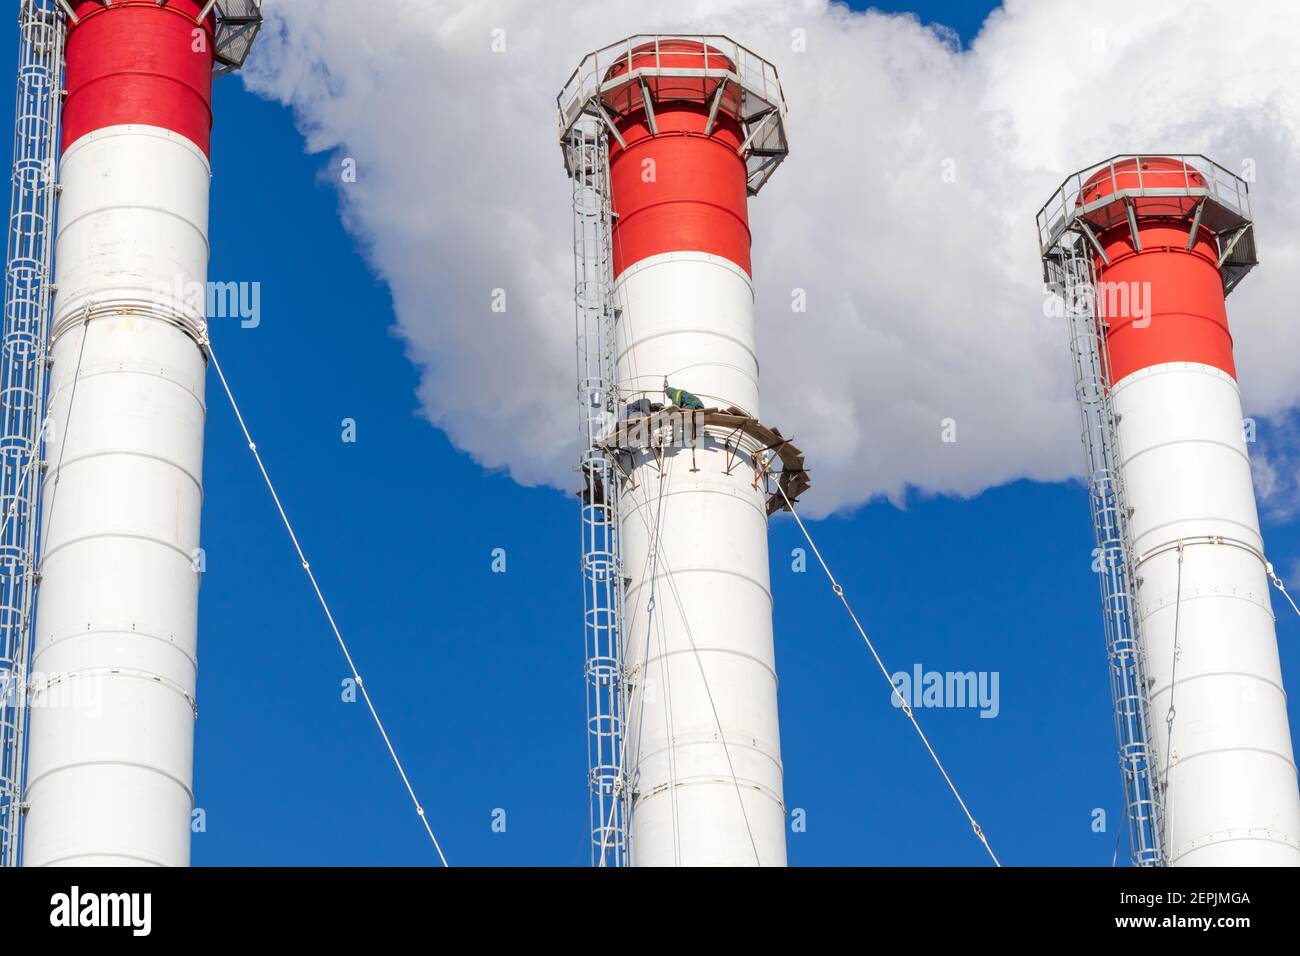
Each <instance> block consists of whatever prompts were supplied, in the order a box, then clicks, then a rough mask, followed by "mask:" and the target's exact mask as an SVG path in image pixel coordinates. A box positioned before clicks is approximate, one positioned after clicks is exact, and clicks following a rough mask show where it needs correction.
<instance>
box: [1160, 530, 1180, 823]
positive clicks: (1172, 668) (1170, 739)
mask: <svg viewBox="0 0 1300 956" xmlns="http://www.w3.org/2000/svg"><path fill="white" fill-rule="evenodd" d="M1182 610H1183V546H1182V543H1181V542H1180V543H1179V545H1178V584H1177V586H1176V587H1175V590H1174V652H1173V655H1172V660H1171V661H1170V662H1169V711H1168V712H1167V713H1166V714H1165V774H1164V796H1165V814H1164V818H1165V830H1166V831H1167V830H1168V829H1169V817H1170V812H1169V797H1170V794H1171V793H1172V792H1173V788H1172V786H1171V784H1172V783H1173V781H1172V780H1170V779H1169V770H1170V767H1171V761H1172V760H1173V753H1174V717H1175V716H1176V714H1177V711H1176V710H1175V709H1174V695H1175V694H1176V693H1177V692H1178V656H1179V654H1180V653H1181V645H1180V644H1179V638H1180V635H1179V625H1180V623H1181V618H1182ZM1164 838H1165V845H1166V846H1168V845H1169V834H1168V832H1166V833H1165V835H1164Z"/></svg>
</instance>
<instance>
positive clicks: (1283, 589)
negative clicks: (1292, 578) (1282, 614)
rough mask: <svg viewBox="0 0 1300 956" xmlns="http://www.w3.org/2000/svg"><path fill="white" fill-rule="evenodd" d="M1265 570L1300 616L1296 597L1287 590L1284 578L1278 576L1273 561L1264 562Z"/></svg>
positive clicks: (1274, 585)
mask: <svg viewBox="0 0 1300 956" xmlns="http://www.w3.org/2000/svg"><path fill="white" fill-rule="evenodd" d="M1264 570H1265V571H1267V572H1268V577H1269V580H1271V581H1272V582H1273V587H1275V588H1277V589H1278V590H1279V591H1281V592H1282V596H1283V597H1284V598H1286V599H1287V603H1288V604H1290V605H1291V610H1293V611H1295V613H1296V617H1300V607H1297V606H1296V603H1295V598H1293V597H1291V595H1290V594H1289V593H1288V592H1287V589H1286V585H1285V584H1283V583H1282V579H1281V578H1279V577H1278V576H1277V572H1275V571H1274V570H1273V564H1272V562H1268V561H1266V562H1264Z"/></svg>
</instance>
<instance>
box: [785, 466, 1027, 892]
mask: <svg viewBox="0 0 1300 956" xmlns="http://www.w3.org/2000/svg"><path fill="white" fill-rule="evenodd" d="M776 489H777V491H779V492H780V493H781V497H782V498H784V499H785V504H786V507H787V508H789V509H790V514H791V515H793V516H794V520H795V522H796V523H797V524H798V525H799V530H800V531H802V532H803V536H804V539H805V540H806V541H807V542H808V547H810V548H812V551H813V554H815V555H816V556H817V561H818V563H820V564H821V566H822V570H823V571H825V572H826V579H827V580H828V581H830V582H831V590H832V591H834V592H835V596H836V597H838V598H839V599H840V601H841V603H843V605H844V610H846V611H848V612H849V617H850V618H851V619H852V621H853V626H854V627H856V628H857V629H858V634H859V635H861V637H862V640H863V643H865V644H866V645H867V650H869V651H871V656H872V657H874V658H875V659H876V665H877V666H878V667H879V668H880V673H881V674H883V675H884V677H885V682H886V683H887V684H889V688H890V690H891V691H893V695H894V696H895V697H897V698H898V703H899V705H900V706H901V708H902V711H903V713H904V714H905V715H906V716H907V719H908V720H909V721H911V722H912V726H913V727H914V728H915V729H916V734H917V736H918V737H920V738H921V743H923V744H925V749H926V750H928V751H929V752H930V759H932V760H933V761H934V765H935V766H936V767H938V768H939V773H940V774H941V775H942V776H943V780H944V783H946V784H948V789H949V790H951V791H952V795H953V796H954V797H956V798H957V803H958V804H959V805H960V806H961V810H962V813H964V814H966V819H967V820H968V821H969V822H970V826H971V830H973V831H974V832H975V836H976V837H978V838H979V841H980V843H982V844H984V849H986V850H988V853H989V856H990V857H992V858H993V863H994V865H995V866H999V867H1000V866H1001V865H1002V863H1001V862H1000V861H999V860H998V857H997V854H996V853H994V852H993V847H991V846H989V841H988V837H986V836H985V835H984V831H983V830H982V829H980V825H979V824H978V823H976V822H975V818H974V817H973V816H972V815H971V812H970V809H969V808H968V807H967V806H966V801H965V800H963V799H962V798H961V794H960V793H959V792H958V791H957V785H956V784H954V783H953V782H952V777H950V776H948V771H947V770H945V769H944V766H943V761H941V760H940V759H939V755H938V754H937V753H935V750H934V747H933V746H932V745H931V743H930V738H928V737H926V735H925V731H923V730H922V729H921V725H920V724H919V723H918V722H917V720H916V714H915V713H914V712H913V711H912V705H911V704H909V703H908V702H907V701H905V700H904V699H903V695H902V694H900V693H899V692H898V687H897V686H895V684H894V681H893V680H892V679H891V678H890V676H889V669H888V668H887V667H885V662H884V661H883V660H881V659H880V654H879V653H877V651H876V647H875V645H874V644H872V643H871V638H869V637H867V632H866V630H865V629H863V627H862V624H861V622H859V621H858V616H857V615H856V614H854V613H853V606H852V605H851V604H849V599H848V598H847V597H846V596H845V594H844V587H843V586H842V585H841V584H840V583H839V582H838V581H836V580H835V575H834V574H832V573H831V569H830V567H829V566H828V565H827V564H826V559H825V558H823V557H822V553H821V551H819V550H818V549H817V544H816V543H815V542H814V541H813V539H812V535H811V534H809V533H808V528H807V526H805V525H804V523H803V519H802V518H800V517H799V513H798V512H797V511H795V510H794V502H792V501H791V500H790V496H789V495H787V494H786V493H785V488H783V487H782V486H781V482H780V480H779V479H778V480H777V482H776Z"/></svg>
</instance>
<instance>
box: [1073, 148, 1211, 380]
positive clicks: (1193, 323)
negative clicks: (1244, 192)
mask: <svg viewBox="0 0 1300 956" xmlns="http://www.w3.org/2000/svg"><path fill="white" fill-rule="evenodd" d="M1188 179H1189V177H1187V175H1186V173H1185V170H1184V167H1183V164H1182V163H1180V162H1179V161H1177V160H1171V159H1144V160H1142V184H1143V185H1144V186H1145V187H1146V188H1158V187H1162V186H1165V187H1179V188H1183V187H1186V186H1187V185H1191V186H1193V187H1197V186H1203V185H1204V180H1203V179H1201V178H1200V177H1199V174H1195V173H1193V174H1192V176H1191V177H1190V180H1191V181H1190V183H1189V181H1188ZM1116 184H1117V185H1118V188H1119V189H1136V188H1137V185H1138V181H1137V167H1136V164H1135V163H1134V161H1131V160H1130V161H1127V162H1125V163H1120V164H1118V165H1117V166H1116V176H1115V183H1114V184H1113V183H1112V181H1111V174H1110V171H1109V170H1103V171H1102V172H1100V173H1098V174H1097V175H1096V176H1094V177H1093V178H1092V179H1091V180H1089V182H1088V183H1087V184H1086V185H1085V187H1084V190H1083V192H1082V193H1081V195H1080V199H1081V201H1083V202H1088V203H1091V202H1094V201H1095V200H1097V199H1099V198H1101V197H1102V196H1105V195H1109V194H1110V193H1111V192H1112V191H1113V189H1114V188H1115V185H1116ZM1133 202H1134V211H1135V213H1136V216H1137V226H1138V236H1139V238H1140V240H1141V246H1142V249H1141V251H1140V252H1138V251H1135V250H1134V248H1133V237H1132V233H1131V231H1130V229H1129V226H1128V224H1127V221H1124V222H1120V223H1111V222H1107V224H1106V225H1107V227H1106V228H1104V229H1099V231H1098V234H1097V239H1098V241H1099V242H1100V243H1101V246H1102V248H1103V249H1105V250H1106V255H1107V256H1108V257H1109V258H1110V265H1107V264H1106V263H1105V262H1104V261H1103V260H1102V259H1101V257H1099V256H1098V257H1095V258H1094V260H1093V264H1094V267H1095V269H1096V273H1097V283H1098V286H1097V289H1096V295H1097V307H1098V309H1099V310H1101V311H1102V312H1103V314H1104V316H1105V318H1106V321H1107V323H1108V327H1107V330H1106V343H1107V346H1108V347H1109V350H1110V378H1111V381H1112V382H1118V381H1119V380H1120V379H1122V378H1124V377H1125V376H1128V375H1131V374H1132V373H1133V372H1137V371H1140V370H1141V369H1144V368H1150V367H1151V366H1153V365H1163V364H1165V363H1167V362H1197V363H1200V364H1203V365H1211V366H1213V367H1214V368H1217V369H1220V370H1222V371H1224V372H1226V373H1227V374H1228V375H1231V376H1232V377H1233V378H1236V375H1237V369H1236V365H1235V364H1234V362H1233V360H1232V335H1231V333H1230V332H1229V330H1228V312H1227V308H1226V306H1225V304H1224V295H1223V278H1222V276H1221V275H1220V273H1219V266H1218V244H1217V242H1216V241H1215V238H1214V234H1213V233H1212V232H1210V231H1209V230H1208V229H1206V228H1205V227H1204V226H1201V227H1200V228H1199V229H1198V234H1197V238H1196V242H1195V243H1193V245H1192V248H1191V249H1190V250H1188V248H1187V239H1188V235H1189V232H1188V230H1189V228H1190V225H1191V223H1190V219H1191V212H1192V207H1193V206H1194V203H1195V200H1194V199H1188V198H1185V197H1177V198H1171V197H1141V198H1137V199H1135V200H1133ZM1094 225H1098V226H1099V225H1101V223H1095V224H1094Z"/></svg>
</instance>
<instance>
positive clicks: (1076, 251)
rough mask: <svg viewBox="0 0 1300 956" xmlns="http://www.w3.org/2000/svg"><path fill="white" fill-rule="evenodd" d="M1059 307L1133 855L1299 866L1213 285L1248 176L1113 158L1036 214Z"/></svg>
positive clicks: (1249, 234)
mask: <svg viewBox="0 0 1300 956" xmlns="http://www.w3.org/2000/svg"><path fill="white" fill-rule="evenodd" d="M1038 226H1039V240H1040V244H1041V247H1042V251H1043V256H1044V261H1045V264H1046V270H1047V278H1048V280H1049V282H1050V283H1051V284H1052V285H1054V286H1055V287H1056V288H1057V290H1058V291H1061V292H1063V293H1064V294H1065V299H1066V302H1067V305H1069V307H1070V318H1071V323H1072V333H1071V334H1072V341H1073V346H1074V354H1075V367H1076V373H1077V375H1078V381H1077V382H1076V386H1077V391H1078V395H1079V399H1080V402H1081V408H1082V412H1083V421H1084V445H1085V449H1086V450H1087V451H1088V456H1089V465H1090V473H1089V488H1090V491H1091V495H1092V501H1093V514H1094V518H1095V521H1096V527H1097V545H1098V550H1097V552H1096V554H1097V558H1098V560H1097V562H1096V564H1095V568H1096V569H1097V570H1098V571H1099V574H1100V576H1101V579H1102V594H1103V604H1104V616H1105V622H1106V629H1107V637H1108V645H1109V650H1110V668H1111V677H1112V687H1113V691H1114V696H1115V707H1116V722H1117V728H1118V731H1119V738H1120V739H1119V743H1120V764H1121V768H1122V769H1123V772H1124V776H1125V792H1126V802H1127V809H1128V813H1129V818H1130V824H1131V826H1130V830H1131V838H1132V839H1134V840H1135V841H1136V842H1135V844H1134V845H1133V847H1132V849H1133V859H1134V862H1135V863H1138V864H1157V865H1158V864H1160V863H1165V864H1169V865H1177V866H1223V865H1229V866H1231V865H1250V866H1265V865H1290V866H1295V865H1300V792H1298V791H1297V786H1296V766H1295V760H1294V756H1293V751H1292V746H1291V733H1290V728H1289V726H1288V723H1287V711H1286V695H1285V692H1284V691H1283V689H1282V674H1281V670H1280V667H1279V663H1278V650H1277V638H1276V634H1275V631H1274V618H1273V613H1272V609H1271V605H1270V601H1269V579H1270V576H1271V566H1270V565H1269V563H1268V560H1267V558H1266V556H1265V550H1264V542H1263V539H1262V537H1261V536H1260V530H1259V519H1258V516H1257V513H1256V505H1255V496H1254V491H1253V487H1252V484H1251V475H1250V460H1249V458H1248V456H1247V447H1246V446H1247V441H1246V435H1245V426H1244V424H1243V419H1242V409H1241V396H1240V391H1239V389H1238V385H1237V380H1236V375H1237V370H1236V366H1235V364H1234V362H1233V355H1232V337H1231V335H1230V333H1229V331H1228V320H1227V312H1226V309H1225V306H1224V298H1225V296H1226V295H1227V294H1228V293H1229V292H1230V291H1232V289H1233V288H1235V287H1236V285H1237V283H1238V282H1240V281H1241V279H1242V278H1243V277H1244V276H1245V274H1246V273H1247V272H1249V271H1250V269H1251V268H1252V267H1253V266H1254V265H1255V264H1256V257H1255V246H1254V235H1253V224H1252V218H1251V211H1250V197H1249V191H1248V186H1247V184H1246V183H1245V182H1244V181H1242V179H1241V178H1240V177H1238V176H1236V175H1234V174H1233V173H1231V172H1229V171H1227V170H1225V169H1223V168H1222V167H1220V166H1218V165H1216V164H1215V163H1213V162H1211V161H1209V160H1207V159H1205V158H1204V157H1202V156H1173V155H1159V156H1145V155H1127V156H1117V157H1114V158H1112V159H1110V160H1107V161H1106V162H1105V163H1102V164H1100V165H1098V166H1093V167H1089V168H1088V169H1085V170H1081V171H1080V172H1078V173H1075V174H1074V175H1073V176H1071V177H1070V178H1069V179H1067V180H1066V182H1065V184H1064V185H1063V186H1062V188H1061V189H1060V190H1058V191H1057V193H1056V195H1055V196H1054V197H1053V198H1052V200H1051V201H1049V202H1048V204H1047V206H1045V207H1044V209H1043V211H1042V212H1040V213H1039V217H1038Z"/></svg>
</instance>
